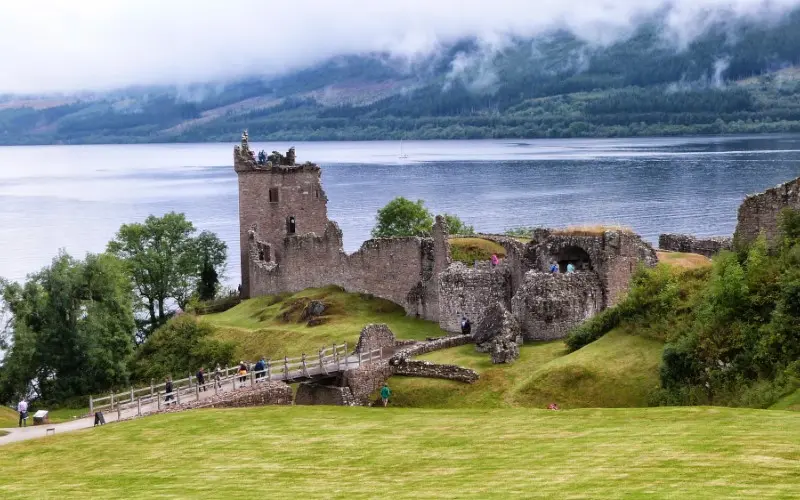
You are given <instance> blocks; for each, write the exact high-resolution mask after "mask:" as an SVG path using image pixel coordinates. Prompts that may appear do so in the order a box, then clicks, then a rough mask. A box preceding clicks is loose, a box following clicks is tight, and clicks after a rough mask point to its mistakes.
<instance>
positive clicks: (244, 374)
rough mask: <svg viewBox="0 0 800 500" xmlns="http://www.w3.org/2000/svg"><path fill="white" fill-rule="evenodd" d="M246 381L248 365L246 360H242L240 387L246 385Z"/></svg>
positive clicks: (240, 364)
mask: <svg viewBox="0 0 800 500" xmlns="http://www.w3.org/2000/svg"><path fill="white" fill-rule="evenodd" d="M246 382H247V365H246V364H244V361H242V362H241V363H239V383H241V385H240V386H239V387H240V388H241V387H244V385H245V383H246Z"/></svg>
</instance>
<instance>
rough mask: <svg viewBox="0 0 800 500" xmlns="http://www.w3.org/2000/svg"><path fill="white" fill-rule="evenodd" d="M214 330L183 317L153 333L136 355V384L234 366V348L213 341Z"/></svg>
mask: <svg viewBox="0 0 800 500" xmlns="http://www.w3.org/2000/svg"><path fill="white" fill-rule="evenodd" d="M213 334H214V328H213V327H212V326H211V325H209V324H208V323H206V322H201V321H197V319H195V318H194V316H192V315H189V314H182V315H180V316H176V317H174V318H172V319H171V320H169V321H168V322H167V324H165V325H164V326H162V327H161V328H159V329H158V330H156V331H155V332H154V333H153V334H152V335H151V336H150V337H149V338H148V339H147V341H146V342H145V343H144V344H143V345H142V346H141V347H140V348H139V350H138V351H137V352H136V360H135V361H134V373H135V376H136V378H137V379H139V380H150V379H154V378H157V379H160V378H163V377H166V376H167V375H177V374H184V373H194V372H195V371H196V370H197V369H198V368H201V367H206V368H209V369H211V367H213V366H215V365H216V364H217V363H220V364H222V365H226V364H229V363H232V362H233V351H234V345H233V344H232V343H230V342H221V341H219V340H216V339H214V338H213Z"/></svg>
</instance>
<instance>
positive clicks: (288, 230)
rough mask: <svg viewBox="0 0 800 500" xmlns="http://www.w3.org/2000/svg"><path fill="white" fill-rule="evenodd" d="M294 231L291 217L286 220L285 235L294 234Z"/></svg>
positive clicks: (292, 217) (294, 226)
mask: <svg viewBox="0 0 800 500" xmlns="http://www.w3.org/2000/svg"><path fill="white" fill-rule="evenodd" d="M296 229H297V227H296V225H295V222H294V216H293V215H292V216H290V217H289V218H288V219H286V233H287V234H294V233H295V231H296Z"/></svg>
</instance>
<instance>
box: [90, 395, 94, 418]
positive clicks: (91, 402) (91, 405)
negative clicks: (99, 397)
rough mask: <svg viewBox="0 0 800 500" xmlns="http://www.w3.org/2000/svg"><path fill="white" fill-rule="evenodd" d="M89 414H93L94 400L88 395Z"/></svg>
mask: <svg viewBox="0 0 800 500" xmlns="http://www.w3.org/2000/svg"><path fill="white" fill-rule="evenodd" d="M89 414H90V415H93V414H94V399H92V395H91V394H90V395H89Z"/></svg>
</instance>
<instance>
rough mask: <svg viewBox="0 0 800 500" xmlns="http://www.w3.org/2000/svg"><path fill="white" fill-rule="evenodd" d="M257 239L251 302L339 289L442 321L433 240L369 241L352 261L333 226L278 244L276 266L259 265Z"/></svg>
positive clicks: (253, 252)
mask: <svg viewBox="0 0 800 500" xmlns="http://www.w3.org/2000/svg"><path fill="white" fill-rule="evenodd" d="M259 238H260V236H259V235H253V237H252V238H251V240H250V247H251V248H250V252H249V254H250V259H251V262H253V265H252V266H251V267H250V282H251V286H250V288H251V294H252V296H259V295H271V294H277V293H282V292H298V291H301V290H305V289H306V288H312V287H322V286H327V285H337V286H340V287H342V288H344V289H345V290H347V291H348V292H359V293H367V294H371V295H375V296H376V297H381V298H384V299H388V300H391V301H392V302H394V303H396V304H399V305H401V306H403V307H404V308H405V310H406V312H407V313H408V314H410V315H415V316H417V315H418V316H420V317H422V318H425V319H430V320H436V319H438V317H439V311H438V287H437V286H436V284H437V283H436V280H435V274H434V273H435V269H436V267H437V251H436V250H435V249H434V240H433V239H431V238H414V237H412V238H379V239H373V240H367V241H365V242H364V243H363V244H362V245H361V248H360V249H359V250H358V251H357V252H355V253H353V254H350V255H348V254H346V253H345V252H344V251H342V232H341V230H340V229H339V226H338V225H337V224H336V223H335V222H329V223H328V224H327V225H326V227H325V230H324V232H322V233H320V234H313V233H312V234H305V235H301V236H292V237H286V238H284V239H283V240H282V241H281V242H280V245H281V253H282V255H283V256H284V257H283V261H282V262H280V263H279V264H277V265H276V264H274V263H271V262H259V261H258V250H257V244H258V241H259ZM439 259H441V256H439ZM440 265H441V264H440ZM431 302H432V303H431Z"/></svg>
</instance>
